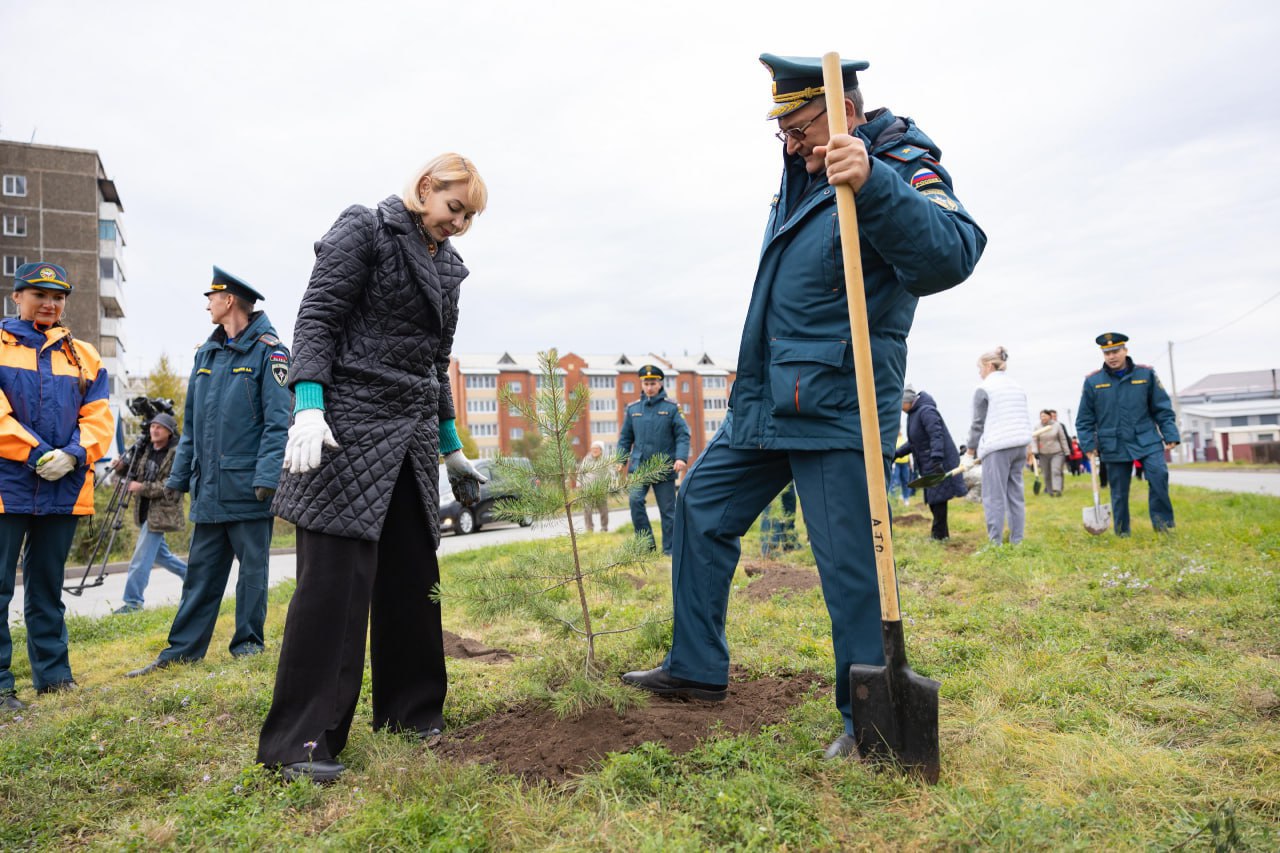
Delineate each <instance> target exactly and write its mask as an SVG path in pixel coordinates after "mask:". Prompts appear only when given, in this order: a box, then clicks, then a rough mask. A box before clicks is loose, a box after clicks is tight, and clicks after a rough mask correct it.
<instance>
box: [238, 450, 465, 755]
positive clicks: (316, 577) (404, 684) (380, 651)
mask: <svg viewBox="0 0 1280 853" xmlns="http://www.w3.org/2000/svg"><path fill="white" fill-rule="evenodd" d="M297 555H298V572H297V573H298V586H297V589H296V590H295V591H294V594H293V600H292V601H291V602H290V604H289V613H288V616H287V617H286V620H285V626H284V641H283V643H282V644H281V646H280V666H279V669H278V670H277V671H276V686H275V693H274V694H273V696H272V699H271V709H270V710H269V711H268V712H267V719H266V721H265V722H264V723H263V725H262V734H261V735H260V736H259V738H258V761H259V762H261V763H262V764H265V765H267V766H268V767H273V766H277V765H281V764H292V763H294V762H298V761H308V760H314V761H320V760H322V759H330V758H336V757H337V755H338V753H340V752H341V751H342V749H343V747H344V746H346V744H347V735H348V733H349V732H350V730H351V719H352V717H353V716H354V714H355V709H356V702H357V700H358V699H359V698H360V683H361V681H362V679H363V676H364V641H365V633H366V631H367V632H368V634H369V657H370V665H371V670H372V681H373V727H374V728H375V729H381V728H389V729H391V730H393V731H411V732H412V731H417V732H425V731H427V730H428V729H432V728H443V727H444V714H443V709H444V697H445V692H446V689H447V679H446V675H445V663H444V640H443V637H442V634H441V626H440V605H438V604H435V603H433V602H432V601H431V598H430V592H431V588H432V587H433V586H434V585H435V584H436V583H437V582H438V581H439V580H440V566H439V563H437V562H436V553H435V544H434V541H433V537H432V535H431V531H430V530H429V529H428V528H427V519H426V517H425V516H424V514H423V511H422V504H421V501H420V499H419V496H418V487H417V484H416V483H415V481H414V477H413V472H412V470H411V468H410V465H409V464H408V462H407V461H406V463H405V464H404V466H402V467H401V469H400V475H399V477H398V478H397V480H396V485H395V489H394V490H393V491H392V494H391V506H390V508H389V509H388V511H387V517H386V521H385V523H384V525H383V529H382V538H381V539H379V540H378V541H376V542H371V541H368V540H364V539H353V538H349V537H346V536H332V535H329V534H327V533H317V532H315V531H312V530H305V529H303V528H298V547H297Z"/></svg>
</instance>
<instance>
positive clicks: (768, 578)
mask: <svg viewBox="0 0 1280 853" xmlns="http://www.w3.org/2000/svg"><path fill="white" fill-rule="evenodd" d="M742 570H743V571H744V572H746V574H747V577H749V578H751V582H750V583H749V584H747V587H746V589H745V590H743V595H745V596H746V597H747V598H749V599H751V600H752V601H768V600H769V599H771V598H773V597H774V596H775V595H778V594H779V593H782V594H786V593H793V592H804V591H805V590H809V589H813V588H814V587H815V586H818V585H819V583H820V581H819V579H818V570H817V569H813V568H808V567H805V566H789V565H786V564H783V563H765V562H754V561H752V562H746V563H743V565H742Z"/></svg>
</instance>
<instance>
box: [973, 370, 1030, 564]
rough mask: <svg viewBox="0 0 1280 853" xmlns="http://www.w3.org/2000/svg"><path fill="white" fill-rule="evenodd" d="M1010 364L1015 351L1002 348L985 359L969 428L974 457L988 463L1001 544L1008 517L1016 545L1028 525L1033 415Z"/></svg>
mask: <svg viewBox="0 0 1280 853" xmlns="http://www.w3.org/2000/svg"><path fill="white" fill-rule="evenodd" d="M1008 364H1009V353H1008V351H1007V350H1005V348H1004V347H1001V346H998V347H996V348H995V349H994V350H992V351H991V352H987V353H983V354H982V356H981V357H979V359H978V373H979V374H980V375H981V376H982V383H981V384H980V385H978V389H977V390H976V391H975V392H974V394H973V424H972V425H971V426H970V427H969V455H970V456H976V457H977V459H978V461H979V462H981V463H982V509H983V513H984V515H986V517H987V536H988V538H990V539H991V542H992V543H993V544H995V545H999V544H1001V540H1003V538H1004V524H1005V519H1006V518H1007V519H1008V521H1009V542H1010V543H1011V544H1013V545H1017V544H1018V543H1019V542H1021V541H1022V531H1023V528H1024V526H1025V524H1026V505H1025V498H1024V495H1023V492H1022V466H1023V464H1024V463H1025V461H1026V459H1027V454H1028V452H1029V451H1028V450H1027V447H1028V445H1029V444H1030V442H1031V413H1030V410H1029V409H1028V408H1027V393H1026V392H1025V391H1023V390H1022V386H1021V385H1019V384H1018V383H1017V382H1015V381H1014V380H1012V379H1010V378H1009V374H1008V373H1006V372H1005V368H1006V367H1008Z"/></svg>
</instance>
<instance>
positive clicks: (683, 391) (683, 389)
mask: <svg viewBox="0 0 1280 853" xmlns="http://www.w3.org/2000/svg"><path fill="white" fill-rule="evenodd" d="M680 393H681V394H688V393H689V383H688V382H681V383H680Z"/></svg>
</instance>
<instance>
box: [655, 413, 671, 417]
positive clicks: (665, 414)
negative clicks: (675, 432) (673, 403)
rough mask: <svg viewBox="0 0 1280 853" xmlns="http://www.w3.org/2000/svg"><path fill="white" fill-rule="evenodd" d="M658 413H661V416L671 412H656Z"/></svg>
mask: <svg viewBox="0 0 1280 853" xmlns="http://www.w3.org/2000/svg"><path fill="white" fill-rule="evenodd" d="M658 414H660V415H662V416H663V417H666V416H667V415H669V414H671V413H670V412H658Z"/></svg>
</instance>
